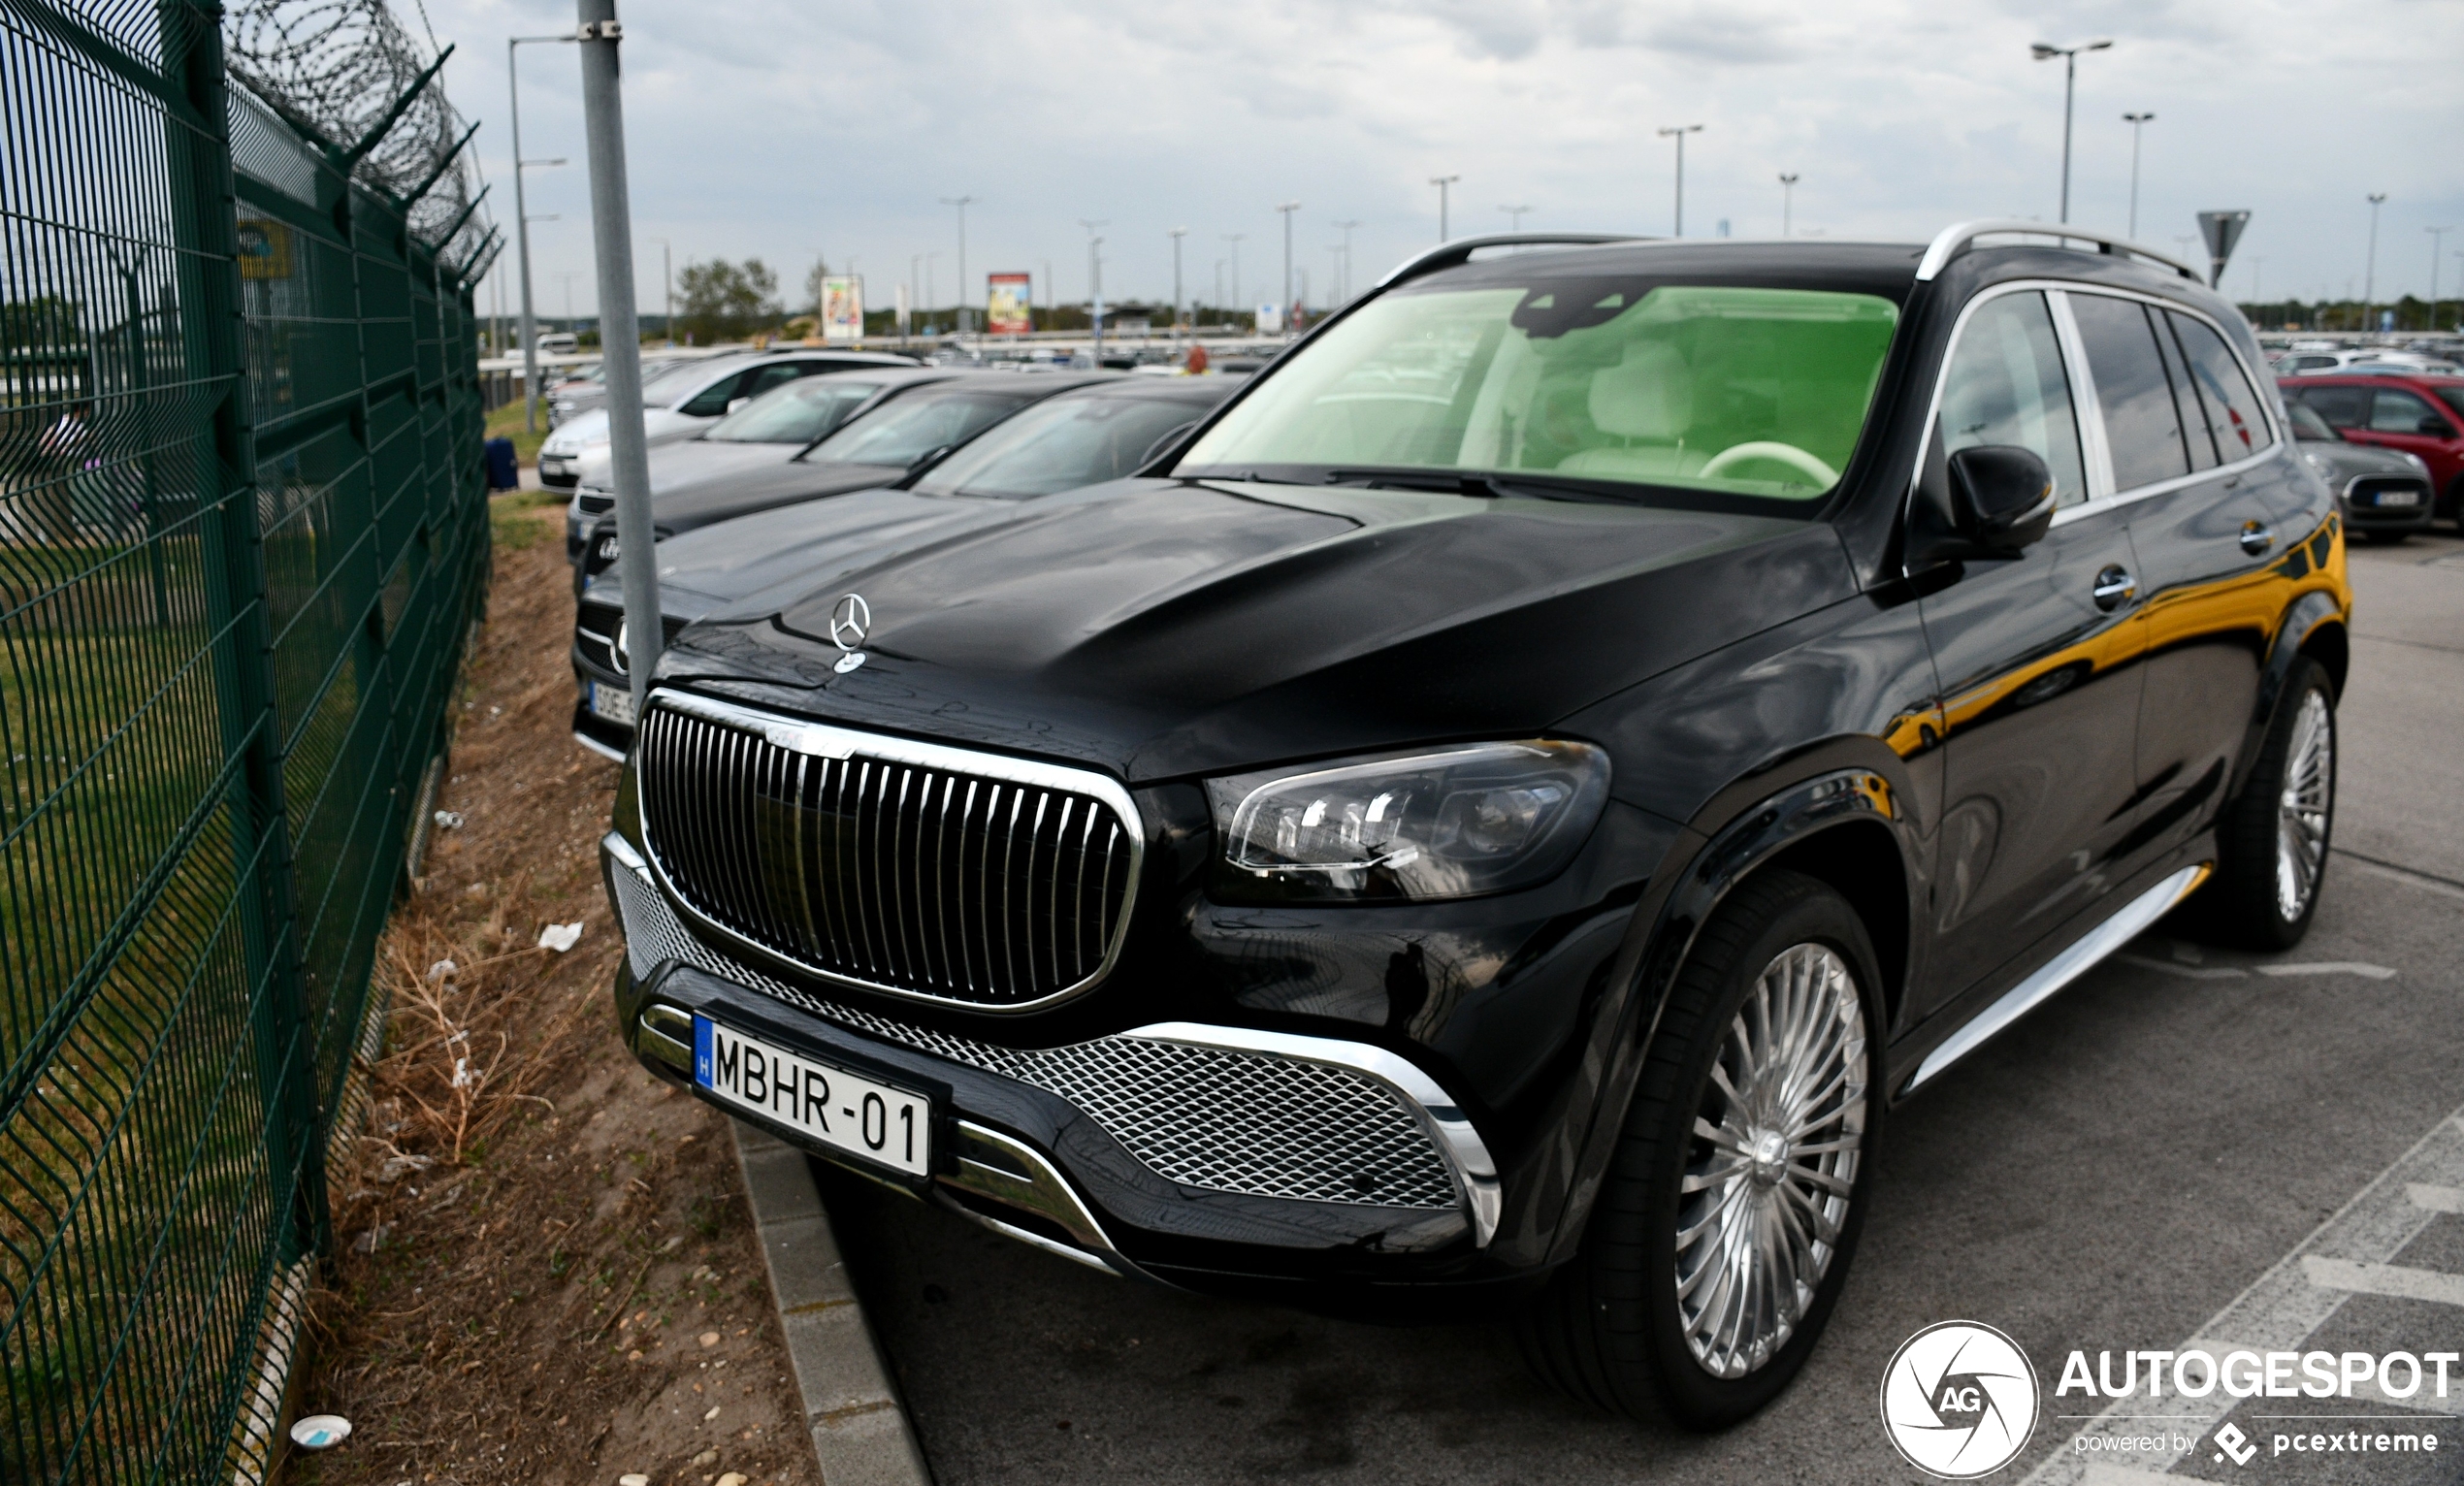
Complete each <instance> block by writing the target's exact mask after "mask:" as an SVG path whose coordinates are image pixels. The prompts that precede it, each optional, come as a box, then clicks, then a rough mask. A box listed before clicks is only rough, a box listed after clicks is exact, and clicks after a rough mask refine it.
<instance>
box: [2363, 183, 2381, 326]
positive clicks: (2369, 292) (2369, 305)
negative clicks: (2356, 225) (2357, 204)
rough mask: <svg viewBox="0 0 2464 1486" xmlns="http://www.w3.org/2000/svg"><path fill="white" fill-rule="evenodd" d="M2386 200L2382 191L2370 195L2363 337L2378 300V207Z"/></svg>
mask: <svg viewBox="0 0 2464 1486" xmlns="http://www.w3.org/2000/svg"><path fill="white" fill-rule="evenodd" d="M2386 199H2387V193H2386V192H2384V191H2373V192H2371V193H2370V261H2369V263H2368V264H2367V265H2366V266H2365V267H2364V268H2363V270H2362V278H2361V329H2362V332H2363V334H2365V335H2366V334H2368V333H2369V330H2370V326H2371V317H2370V311H2371V310H2372V309H2373V308H2374V307H2376V306H2377V304H2378V299H2379V207H2380V204H2381V203H2383V202H2384V201H2385V200H2386Z"/></svg>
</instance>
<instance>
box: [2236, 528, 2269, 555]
mask: <svg viewBox="0 0 2464 1486" xmlns="http://www.w3.org/2000/svg"><path fill="white" fill-rule="evenodd" d="M2275 545H2276V529H2275V528H2274V527H2270V526H2263V525H2261V524H2259V523H2258V522H2255V521H2245V522H2243V523H2242V550H2243V551H2244V552H2247V553H2249V554H2250V555H2251V556H2252V557H2256V556H2258V555H2259V554H2260V553H2262V552H2265V551H2266V550H2267V549H2268V548H2270V547H2273V546H2275Z"/></svg>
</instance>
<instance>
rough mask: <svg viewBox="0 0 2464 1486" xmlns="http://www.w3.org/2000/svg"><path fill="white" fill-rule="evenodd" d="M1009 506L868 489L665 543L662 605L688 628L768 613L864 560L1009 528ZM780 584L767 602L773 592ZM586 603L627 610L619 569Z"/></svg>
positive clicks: (603, 577) (599, 582)
mask: <svg viewBox="0 0 2464 1486" xmlns="http://www.w3.org/2000/svg"><path fill="white" fill-rule="evenodd" d="M1010 504H1011V502H1009V501H988V500H983V499H979V498H975V497H967V496H920V495H917V494H916V493H914V492H913V491H905V490H885V489H872V490H864V491H859V492H857V493H856V494H853V495H850V496H847V497H844V498H843V499H840V500H836V501H803V502H800V503H798V504H795V505H789V506H783V507H781V508H779V509H777V510H770V511H762V512H758V513H756V514H754V515H751V516H740V517H737V518H736V519H735V520H732V521H722V522H718V523H716V524H714V525H711V526H706V527H702V528H700V529H699V530H697V531H693V532H687V533H681V534H678V535H676V536H672V537H669V538H668V539H667V540H665V541H663V542H661V543H660V544H659V607H660V610H661V612H662V613H664V614H665V615H666V616H667V617H668V618H669V619H671V620H688V621H690V620H697V619H700V618H702V617H704V616H705V615H709V614H712V613H716V612H719V611H722V610H727V609H729V608H738V609H749V610H750V611H751V612H755V613H766V612H770V611H772V610H774V609H775V608H776V607H777V605H778V604H779V603H781V602H794V600H796V599H798V598H802V597H803V596H804V594H805V592H806V591H807V590H810V589H812V588H814V587H815V586H817V585H818V586H827V585H829V584H831V583H835V582H838V581H839V580H840V579H841V578H842V577H843V576H844V575H845V574H847V573H850V572H853V571H856V570H857V569H858V568H859V566H861V565H863V564H865V563H867V562H877V561H880V560H882V559H883V558H884V557H885V556H887V555H889V554H892V553H895V552H903V551H912V550H914V549H915V548H917V547H918V546H920V545H923V544H924V543H928V542H933V541H938V540H942V539H944V538H945V537H947V536H948V535H949V534H951V533H954V532H956V531H960V530H963V529H965V528H968V527H971V526H982V525H987V524H991V523H997V522H1001V521H1004V520H1006V519H1007V517H1008V513H1009V507H1010ZM782 585H785V586H786V587H785V588H784V589H783V591H782V592H781V593H780V594H779V595H778V596H777V597H776V598H775V599H772V600H770V601H768V602H766V603H765V602H764V600H765V598H769V591H770V590H772V589H778V588H781V586H782ZM590 601H591V602H592V603H599V604H608V605H612V606H614V607H616V608H620V609H621V608H623V607H624V606H625V595H624V587H623V583H622V581H621V579H620V577H619V575H618V573H617V572H616V571H615V569H613V568H610V569H609V570H608V571H606V572H605V573H602V574H600V576H599V577H598V578H597V579H595V580H593V582H592V583H591V587H590Z"/></svg>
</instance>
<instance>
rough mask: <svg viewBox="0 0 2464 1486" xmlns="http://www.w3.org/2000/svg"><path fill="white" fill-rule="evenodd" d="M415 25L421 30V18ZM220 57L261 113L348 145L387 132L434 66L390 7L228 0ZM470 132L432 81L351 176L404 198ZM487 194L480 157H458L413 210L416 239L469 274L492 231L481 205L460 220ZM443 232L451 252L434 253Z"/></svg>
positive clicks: (325, 0) (424, 43) (431, 55)
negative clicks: (394, 113) (391, 117)
mask: <svg viewBox="0 0 2464 1486" xmlns="http://www.w3.org/2000/svg"><path fill="white" fill-rule="evenodd" d="M421 20H422V29H423V30H424V29H426V24H425V22H426V12H425V9H424V8H423V9H422V12H421ZM223 53H224V58H225V61H226V65H227V66H228V67H229V68H230V71H231V75H232V76H233V77H234V78H236V79H238V80H239V81H241V82H242V83H243V84H244V85H245V86H246V87H247V89H248V90H249V91H250V92H251V93H254V94H255V95H256V96H257V97H258V98H260V99H261V100H263V101H264V102H265V103H266V105H267V106H268V107H270V108H272V109H274V110H275V111H276V113H280V114H282V115H283V116H284V117H285V118H287V119H289V120H290V121H291V122H292V123H294V124H297V125H305V126H306V127H308V128H309V129H312V130H314V131H315V132H316V133H317V134H319V135H322V136H323V137H324V138H325V139H327V140H329V141H331V142H333V143H335V144H338V145H344V146H349V145H355V144H357V143H358V142H359V141H360V140H361V139H362V138H364V137H366V135H367V134H368V132H369V131H370V130H371V129H373V128H374V127H376V126H377V125H378V124H379V123H382V122H383V121H384V117H385V114H386V113H388V112H389V111H390V110H391V109H392V108H393V106H394V105H395V103H396V102H398V101H399V100H400V99H401V98H402V97H403V95H404V94H405V93H406V92H408V91H409V90H410V89H411V87H412V85H413V84H414V83H417V82H418V81H419V75H420V74H421V73H423V72H425V71H426V70H427V69H428V68H429V67H430V66H431V65H432V64H433V63H434V62H435V61H436V59H437V48H436V47H435V45H434V37H433V34H432V35H431V36H430V37H429V38H428V39H427V40H422V39H420V38H419V37H417V36H414V35H413V34H412V33H411V32H410V31H409V29H408V28H406V27H405V26H404V25H403V23H402V22H401V21H400V20H398V19H397V18H396V17H395V16H394V14H393V11H392V10H391V8H390V7H389V6H388V5H387V4H386V0H235V3H233V4H232V5H231V6H230V8H229V9H228V10H227V11H226V12H225V13H224V22H223ZM469 127H470V125H469V122H468V121H467V120H466V119H465V118H464V117H463V116H462V114H461V113H459V112H457V111H456V110H455V109H454V107H453V104H452V102H451V101H450V100H448V99H447V98H446V97H445V90H444V82H443V79H442V77H441V76H439V77H438V78H434V79H431V80H429V81H428V82H426V83H425V84H423V85H421V86H420V87H419V91H418V95H417V97H416V98H414V99H413V100H412V102H411V104H410V107H409V108H408V109H407V110H406V111H405V113H404V114H403V116H402V118H401V119H400V120H399V121H398V122H396V123H395V124H394V126H393V127H392V128H391V129H389V130H387V131H386V133H385V136H384V138H383V139H381V140H380V141H378V142H377V144H376V145H375V146H374V147H373V148H372V149H370V150H369V152H368V153H367V154H366V155H365V156H363V157H361V159H360V160H359V162H358V163H357V165H355V166H354V167H353V169H352V173H353V175H354V176H356V177H357V178H359V179H360V180H361V181H362V182H363V183H365V184H368V185H371V186H373V187H376V188H377V189H379V190H382V191H384V192H386V193H387V194H389V195H392V196H395V197H401V196H404V195H407V194H408V193H410V192H412V191H414V190H418V189H419V187H420V186H421V184H422V183H423V182H425V181H427V180H428V178H430V177H431V176H432V175H435V174H436V173H437V170H438V164H439V162H440V161H441V160H442V158H443V156H444V154H445V152H446V151H448V150H451V149H453V148H454V147H455V145H458V144H459V143H460V142H461V140H462V137H463V134H464V133H465V132H466V131H467V130H468V129H469ZM483 185H484V181H483V179H482V178H481V176H480V173H479V165H478V159H477V156H476V155H475V153H474V152H473V151H472V150H470V149H469V148H465V149H463V150H462V151H461V152H460V153H459V154H457V155H455V156H454V158H453V159H452V160H451V161H450V162H449V163H446V164H445V166H444V170H443V174H442V175H441V176H438V178H437V179H436V182H435V184H433V185H430V186H429V187H428V189H427V190H426V192H425V193H424V194H423V195H421V196H420V197H419V199H418V200H417V201H416V202H414V203H413V204H412V205H411V210H410V221H409V226H410V231H411V233H412V235H413V236H415V237H417V238H418V239H419V240H420V241H421V242H425V243H427V244H428V245H429V246H431V247H433V248H436V249H438V252H439V253H440V255H441V256H443V257H444V258H445V259H446V260H447V261H449V262H452V263H454V264H456V265H464V264H467V263H468V262H469V260H470V254H472V253H473V252H475V251H477V250H478V248H479V244H480V242H481V241H482V240H483V239H485V238H486V237H487V235H488V233H489V231H490V230H491V222H490V219H489V214H488V210H487V208H486V207H485V206H482V207H480V208H479V210H476V211H470V212H469V214H468V215H467V216H466V215H465V213H466V211H467V210H468V209H469V208H470V204H471V202H472V201H473V200H474V199H476V198H477V196H478V194H479V192H480V190H481V188H482V186H483ZM457 220H460V221H461V225H460V226H459V227H458V228H456V227H455V226H454V224H455V222H456V221H457ZM448 229H451V230H452V233H453V238H452V241H451V242H438V236H439V235H441V234H443V233H445V232H446V231H447V230H448Z"/></svg>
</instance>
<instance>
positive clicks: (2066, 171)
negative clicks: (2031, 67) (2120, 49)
mask: <svg viewBox="0 0 2464 1486" xmlns="http://www.w3.org/2000/svg"><path fill="white" fill-rule="evenodd" d="M2112 45H2113V38H2111V37H2107V36H2100V37H2098V38H2096V39H2095V40H2094V41H2092V42H2082V43H2080V44H2079V45H2078V46H2076V47H2057V46H2054V45H2052V44H2051V43H2048V42H2036V43H2033V44H2031V45H2030V46H2029V47H2028V48H2027V52H2028V55H2030V56H2032V57H2034V58H2035V59H2036V60H2037V61H2039V62H2043V61H2049V60H2051V59H2052V58H2054V57H2059V58H2061V59H2062V73H2061V219H2062V220H2063V221H2065V222H2067V221H2069V220H2070V102H2071V96H2072V94H2073V93H2074V92H2075V91H2076V90H2077V87H2078V83H2079V53H2081V52H2083V51H2102V50H2104V49H2105V48H2107V47H2110V46H2112Z"/></svg>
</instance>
